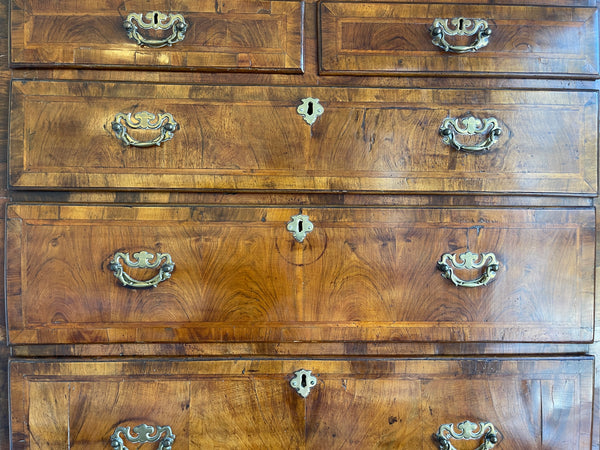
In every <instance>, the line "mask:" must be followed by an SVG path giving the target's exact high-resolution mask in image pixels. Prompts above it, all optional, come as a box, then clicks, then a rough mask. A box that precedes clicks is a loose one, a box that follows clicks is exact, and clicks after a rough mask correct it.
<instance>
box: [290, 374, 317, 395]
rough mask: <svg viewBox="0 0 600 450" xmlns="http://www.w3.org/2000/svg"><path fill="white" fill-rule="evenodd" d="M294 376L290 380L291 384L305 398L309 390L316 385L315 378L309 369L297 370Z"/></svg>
mask: <svg viewBox="0 0 600 450" xmlns="http://www.w3.org/2000/svg"><path fill="white" fill-rule="evenodd" d="M294 375H295V376H294V378H292V380H291V381H290V386H292V387H293V388H294V389H295V390H296V392H298V394H300V396H302V397H304V398H306V397H308V394H310V390H311V389H312V388H313V387H315V386H316V385H317V378H316V377H315V376H314V375H313V374H312V372H311V371H310V370H304V369H301V370H297V371H296V372H294Z"/></svg>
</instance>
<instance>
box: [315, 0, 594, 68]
mask: <svg viewBox="0 0 600 450" xmlns="http://www.w3.org/2000/svg"><path fill="white" fill-rule="evenodd" d="M458 17H462V18H466V19H469V18H473V19H475V18H485V19H486V21H487V25H488V27H489V30H490V31H491V36H489V43H488V44H487V45H486V46H484V47H482V48H480V49H479V50H477V51H476V52H466V53H465V54H451V56H450V57H449V56H448V54H445V52H444V51H443V50H442V49H440V48H439V47H437V46H436V45H434V44H432V36H431V35H430V32H429V29H430V28H431V27H432V24H433V21H434V20H435V19H438V18H439V19H449V18H458ZM449 28H450V29H456V28H457V25H454V26H453V25H450V26H449ZM466 28H467V30H469V29H470V28H469V27H466ZM319 31H320V51H321V52H320V69H321V71H322V73H325V74H348V73H351V74H356V75H363V74H386V75H404V74H418V75H423V74H439V73H444V74H445V75H450V76H472V75H479V76H481V75H503V76H515V75H521V76H522V75H527V76H532V75H541V76H546V77H548V76H558V77H567V78H574V77H585V76H587V77H591V78H595V77H597V75H598V40H597V39H596V36H597V34H598V12H597V11H596V9H595V8H578V9H572V8H561V7H558V8H550V7H535V6H522V7H519V6H491V5H468V6H465V5H455V6H451V5H441V4H440V5H435V4H431V3H423V4H414V5H408V6H407V5H403V4H401V3H381V4H362V3H355V2H328V1H324V2H322V3H320V22H319ZM476 37H477V36H472V37H470V38H469V39H468V40H467V42H463V41H458V43H459V44H460V45H466V46H468V45H472V44H473V43H474V42H475V41H476V40H477V39H476ZM447 41H448V43H449V44H455V41H457V38H456V37H452V36H448V37H447Z"/></svg>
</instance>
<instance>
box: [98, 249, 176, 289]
mask: <svg viewBox="0 0 600 450" xmlns="http://www.w3.org/2000/svg"><path fill="white" fill-rule="evenodd" d="M133 257H134V259H135V260H134V261H132V260H131V259H130V258H129V253H121V252H117V253H115V256H113V259H112V260H111V261H110V263H109V264H108V268H109V269H110V270H112V272H113V274H114V276H115V277H117V279H118V280H119V281H120V282H121V283H122V284H123V286H126V287H131V288H138V289H139V288H148V287H156V286H158V283H160V282H162V281H165V280H167V279H169V278H171V273H172V272H173V270H175V264H174V263H173V260H172V259H171V255H169V254H168V253H157V254H156V255H153V254H152V253H148V252H146V251H141V252H137V253H134V254H133ZM121 260H123V262H124V263H125V265H127V266H128V267H133V268H139V269H156V268H158V267H160V269H159V271H158V274H157V275H156V276H154V277H152V278H151V279H149V280H146V281H140V280H136V279H134V278H132V277H131V276H129V275H128V274H127V273H126V272H125V271H124V270H123V265H122V264H121Z"/></svg>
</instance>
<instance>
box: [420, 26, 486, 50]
mask: <svg viewBox="0 0 600 450" xmlns="http://www.w3.org/2000/svg"><path fill="white" fill-rule="evenodd" d="M429 33H430V34H431V37H432V38H433V39H432V41H431V42H433V44H434V45H436V46H438V47H440V48H441V49H442V50H444V51H446V52H454V53H467V52H474V51H477V50H479V49H480V48H483V47H485V46H486V45H488V43H489V37H490V36H491V34H492V30H490V28H489V26H488V23H487V21H486V20H484V19H467V18H465V17H455V18H453V19H434V21H433V24H432V25H431V27H430V28H429ZM474 35H477V36H476V38H475V41H474V42H473V43H472V44H469V45H452V44H450V43H449V42H448V41H447V40H446V36H474Z"/></svg>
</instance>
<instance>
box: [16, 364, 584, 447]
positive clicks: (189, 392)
mask: <svg viewBox="0 0 600 450" xmlns="http://www.w3.org/2000/svg"><path fill="white" fill-rule="evenodd" d="M300 369H304V370H310V371H311V374H310V375H312V376H315V378H316V380H317V382H316V385H315V386H314V387H313V388H312V389H311V390H310V392H309V393H308V395H307V397H306V398H303V397H301V396H300V395H299V394H298V393H297V392H296V391H295V390H294V389H293V388H292V387H291V385H290V381H291V379H292V378H293V377H294V373H295V372H296V371H298V370H300ZM10 376H11V386H10V392H11V420H12V439H13V442H12V444H13V449H15V450H16V449H24V448H28V449H37V448H40V449H41V448H43V449H54V448H56V449H61V450H62V449H65V448H69V449H84V448H85V449H86V450H88V449H104V448H108V446H109V445H108V444H109V443H110V438H111V435H112V433H113V432H114V431H115V429H116V427H118V426H122V427H128V426H129V427H134V426H137V425H140V424H146V425H151V426H170V427H171V430H172V433H173V434H174V435H175V442H174V444H173V448H174V449H175V448H177V449H188V448H189V449H192V448H235V449H240V448H310V449H317V448H410V449H423V450H426V449H432V450H433V449H436V448H439V446H438V445H436V443H435V442H434V441H433V439H432V435H433V434H434V433H436V432H437V431H438V429H439V427H440V426H441V425H443V424H454V426H455V427H456V425H457V424H458V423H460V422H463V421H465V420H469V421H471V422H476V423H479V422H489V423H491V424H492V425H493V426H494V427H495V428H496V429H497V436H498V440H499V443H498V444H497V446H496V447H495V448H498V449H499V450H500V449H511V450H519V449H522V450H530V449H533V448H552V449H565V450H574V449H589V448H590V431H591V409H592V387H593V360H592V359H591V358H563V359H560V360H559V359H553V358H544V359H541V358H540V359H537V358H536V359H534V358H523V359H517V358H514V359H500V358H498V359H494V358H493V359H428V360H418V359H379V360H369V359H361V360H350V361H344V360H341V361H340V360H336V361H333V360H301V361H296V360H271V361H267V360H236V361H224V360H221V361H206V360H205V361H181V360H179V361H176V360H162V361H153V360H148V361H137V362H135V361H121V362H89V361H81V362H70V361H67V362H55V361H50V362H31V361H16V362H12V364H11V366H10ZM481 441H482V440H481V439H479V440H478V443H480V442H481ZM454 443H455V444H456V445H457V446H458V445H459V444H461V442H460V441H454ZM463 443H464V442H463ZM126 444H127V443H126ZM475 446H476V445H475V443H474V442H470V445H469V446H468V447H464V446H462V447H459V448H475ZM129 448H131V447H129Z"/></svg>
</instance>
